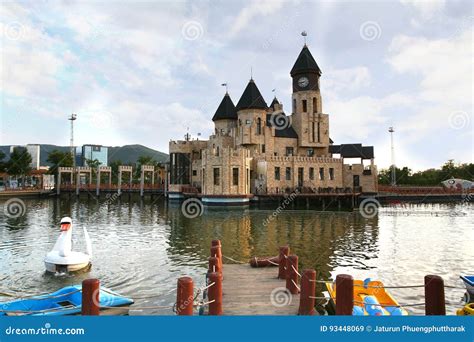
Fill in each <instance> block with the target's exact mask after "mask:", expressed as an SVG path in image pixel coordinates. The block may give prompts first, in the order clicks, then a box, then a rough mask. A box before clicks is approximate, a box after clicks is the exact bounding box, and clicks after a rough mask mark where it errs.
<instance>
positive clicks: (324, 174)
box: [168, 45, 377, 205]
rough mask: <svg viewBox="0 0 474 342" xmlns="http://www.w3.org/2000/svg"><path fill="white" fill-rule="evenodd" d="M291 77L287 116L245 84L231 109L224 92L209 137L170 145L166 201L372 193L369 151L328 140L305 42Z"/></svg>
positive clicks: (374, 184) (315, 74)
mask: <svg viewBox="0 0 474 342" xmlns="http://www.w3.org/2000/svg"><path fill="white" fill-rule="evenodd" d="M290 75H291V78H292V82H293V93H292V110H291V115H286V114H285V113H284V111H283V106H282V104H281V103H280V102H279V101H278V100H277V98H276V97H275V98H274V99H273V101H272V102H271V104H270V106H269V105H267V103H266V102H265V100H264V98H263V96H262V94H261V93H260V91H259V89H258V87H257V84H256V83H255V81H254V80H253V79H251V80H250V81H249V83H248V84H247V87H246V88H245V90H244V92H243V94H242V96H241V97H240V99H239V101H238V102H237V105H234V102H233V101H232V99H231V97H230V95H229V94H228V93H227V92H226V94H225V95H224V98H223V99H222V101H221V103H220V104H219V106H218V107H217V110H216V112H215V114H214V117H213V118H212V121H213V122H214V126H215V129H214V134H212V135H211V136H210V137H209V140H191V139H189V138H187V139H185V140H182V141H171V142H170V145H169V152H170V179H169V189H168V196H169V198H180V197H183V193H186V192H189V191H191V192H197V193H199V194H200V196H201V198H202V201H203V203H204V204H208V205H212V204H245V203H248V202H249V200H250V199H251V198H258V196H259V195H268V194H282V193H290V192H293V191H298V193H300V194H315V195H316V194H318V193H333V192H334V193H336V192H344V193H362V192H364V193H374V192H377V168H376V166H375V164H374V149H373V147H372V146H362V144H340V145H335V144H334V143H333V141H332V140H331V139H330V137H329V115H328V114H325V113H324V112H323V102H322V96H321V91H320V78H321V70H320V68H319V66H318V64H317V63H316V61H315V59H314V58H313V56H312V54H311V52H310V51H309V49H308V47H307V46H306V45H304V47H303V49H302V50H301V52H300V54H299V56H298V58H297V59H296V62H295V64H294V65H293V68H292V69H291V72H290Z"/></svg>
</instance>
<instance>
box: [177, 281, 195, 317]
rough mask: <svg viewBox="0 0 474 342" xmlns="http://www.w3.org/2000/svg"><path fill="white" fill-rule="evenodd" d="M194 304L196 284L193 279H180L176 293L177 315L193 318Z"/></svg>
mask: <svg viewBox="0 0 474 342" xmlns="http://www.w3.org/2000/svg"><path fill="white" fill-rule="evenodd" d="M193 304H194V283H193V279H192V278H191V277H181V278H178V289H177V291H176V314H178V315H179V316H192V314H193Z"/></svg>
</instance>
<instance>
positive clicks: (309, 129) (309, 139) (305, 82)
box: [290, 44, 329, 156]
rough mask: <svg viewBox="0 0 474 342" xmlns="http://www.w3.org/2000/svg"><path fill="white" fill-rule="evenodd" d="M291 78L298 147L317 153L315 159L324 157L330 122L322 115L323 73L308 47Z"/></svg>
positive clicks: (293, 69) (303, 51) (294, 126)
mask: <svg viewBox="0 0 474 342" xmlns="http://www.w3.org/2000/svg"><path fill="white" fill-rule="evenodd" d="M290 75H291V77H292V79H293V94H292V113H293V114H292V116H293V118H292V122H293V128H294V129H295V131H296V132H297V134H298V144H299V146H300V147H301V148H303V149H304V148H308V149H310V150H312V151H314V155H316V156H324V155H326V154H327V151H328V146H329V119H328V116H327V114H323V113H322V100H321V92H320V84H319V78H320V77H321V69H320V68H319V66H318V64H317V63H316V61H315V59H314V57H313V55H312V54H311V52H310V51H309V49H308V46H307V45H306V44H305V45H304V46H303V49H302V50H301V52H300V54H299V55H298V58H297V59H296V62H295V64H294V65H293V68H292V69H291V72H290ZM311 153H313V152H311ZM309 154H310V153H308V155H309Z"/></svg>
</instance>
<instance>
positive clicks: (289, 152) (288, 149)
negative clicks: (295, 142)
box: [286, 147, 293, 156]
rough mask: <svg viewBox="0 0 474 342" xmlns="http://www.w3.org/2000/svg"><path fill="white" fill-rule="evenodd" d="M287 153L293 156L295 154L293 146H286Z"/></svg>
mask: <svg viewBox="0 0 474 342" xmlns="http://www.w3.org/2000/svg"><path fill="white" fill-rule="evenodd" d="M286 155H287V156H292V155H293V147H287V148H286Z"/></svg>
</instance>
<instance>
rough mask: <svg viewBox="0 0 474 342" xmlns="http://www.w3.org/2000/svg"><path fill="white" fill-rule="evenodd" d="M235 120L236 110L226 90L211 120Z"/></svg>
mask: <svg viewBox="0 0 474 342" xmlns="http://www.w3.org/2000/svg"><path fill="white" fill-rule="evenodd" d="M225 119H228V120H237V111H236V110H235V106H234V102H232V99H231V98H230V96H229V94H228V93H227V92H226V93H225V95H224V98H223V99H222V101H221V104H220V105H219V107H217V110H216V113H215V114H214V116H213V117H212V121H217V120H225Z"/></svg>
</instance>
